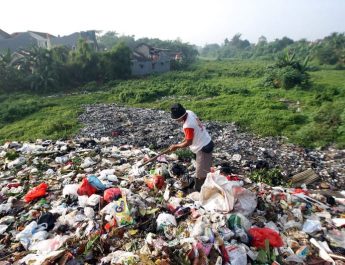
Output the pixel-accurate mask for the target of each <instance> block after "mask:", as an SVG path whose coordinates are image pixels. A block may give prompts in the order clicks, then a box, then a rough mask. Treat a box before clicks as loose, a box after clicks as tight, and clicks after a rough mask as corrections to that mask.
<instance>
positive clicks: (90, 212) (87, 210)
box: [84, 207, 95, 219]
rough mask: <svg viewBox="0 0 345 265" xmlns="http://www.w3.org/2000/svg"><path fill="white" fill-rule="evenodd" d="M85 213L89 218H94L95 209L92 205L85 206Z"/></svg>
mask: <svg viewBox="0 0 345 265" xmlns="http://www.w3.org/2000/svg"><path fill="white" fill-rule="evenodd" d="M84 214H85V216H86V217H87V218H90V219H93V217H94V216H95V211H94V210H93V209H92V208H91V207H85V208H84Z"/></svg>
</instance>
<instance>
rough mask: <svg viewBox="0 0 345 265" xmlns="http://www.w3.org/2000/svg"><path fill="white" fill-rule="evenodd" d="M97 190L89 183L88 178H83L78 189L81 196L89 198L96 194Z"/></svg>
mask: <svg viewBox="0 0 345 265" xmlns="http://www.w3.org/2000/svg"><path fill="white" fill-rule="evenodd" d="M96 191H97V189H96V188H94V187H93V186H92V185H91V184H90V183H89V181H88V180H87V178H83V180H82V182H81V185H80V187H79V189H78V191H77V192H78V194H79V195H87V196H91V195H92V194H94V193H96Z"/></svg>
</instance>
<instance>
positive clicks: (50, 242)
mask: <svg viewBox="0 0 345 265" xmlns="http://www.w3.org/2000/svg"><path fill="white" fill-rule="evenodd" d="M68 238H69V236H60V235H57V236H56V237H54V238H51V239H46V240H42V241H39V242H37V243H35V244H32V245H31V246H30V247H29V250H31V251H33V250H36V251H37V254H48V253H50V252H52V251H55V250H58V249H59V248H60V247H61V246H62V245H63V244H64V243H65V242H66V240H67V239H68Z"/></svg>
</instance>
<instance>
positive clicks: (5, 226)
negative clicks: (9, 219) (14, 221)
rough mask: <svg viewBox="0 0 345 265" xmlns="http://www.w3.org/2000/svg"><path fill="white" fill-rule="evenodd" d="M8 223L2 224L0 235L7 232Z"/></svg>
mask: <svg viewBox="0 0 345 265" xmlns="http://www.w3.org/2000/svg"><path fill="white" fill-rule="evenodd" d="M7 228H8V225H0V235H2V234H3V233H5V231H6V230H7Z"/></svg>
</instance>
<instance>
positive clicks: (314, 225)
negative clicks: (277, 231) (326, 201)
mask: <svg viewBox="0 0 345 265" xmlns="http://www.w3.org/2000/svg"><path fill="white" fill-rule="evenodd" d="M321 229H322V227H321V222H320V221H319V220H311V219H307V220H306V221H305V222H304V224H303V228H302V230H303V232H306V233H308V234H312V233H314V232H317V231H321Z"/></svg>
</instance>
